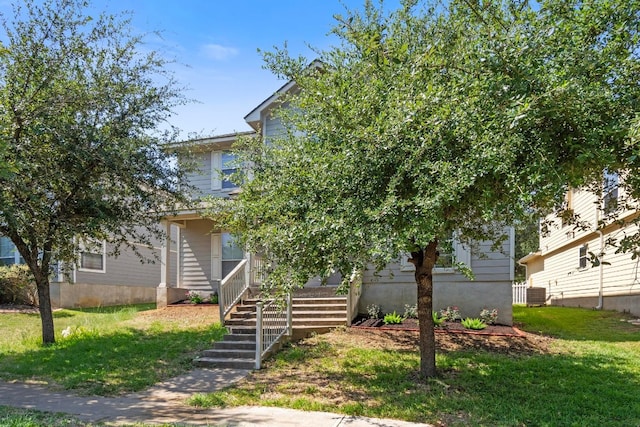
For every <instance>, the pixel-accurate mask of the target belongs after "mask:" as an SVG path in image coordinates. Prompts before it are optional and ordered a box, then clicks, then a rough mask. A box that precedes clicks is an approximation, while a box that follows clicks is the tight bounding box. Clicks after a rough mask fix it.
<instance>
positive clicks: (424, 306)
mask: <svg viewBox="0 0 640 427" xmlns="http://www.w3.org/2000/svg"><path fill="white" fill-rule="evenodd" d="M437 246H438V241H437V240H433V241H431V242H429V244H428V245H427V247H426V248H424V249H421V250H420V251H418V252H412V253H411V257H412V258H411V260H410V261H411V262H412V263H413V264H414V265H415V266H416V273H415V279H416V284H417V286H418V323H419V325H420V375H422V376H424V377H426V378H428V377H434V376H435V375H436V339H435V334H434V323H433V315H432V312H433V267H434V266H435V263H436V260H437V259H438V252H437V251H436V248H437Z"/></svg>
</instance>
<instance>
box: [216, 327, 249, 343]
mask: <svg viewBox="0 0 640 427" xmlns="http://www.w3.org/2000/svg"><path fill="white" fill-rule="evenodd" d="M225 341H228V342H238V341H240V342H255V341H256V330H255V328H254V329H253V334H227V335H225V336H224V338H223V339H222V341H221V342H225Z"/></svg>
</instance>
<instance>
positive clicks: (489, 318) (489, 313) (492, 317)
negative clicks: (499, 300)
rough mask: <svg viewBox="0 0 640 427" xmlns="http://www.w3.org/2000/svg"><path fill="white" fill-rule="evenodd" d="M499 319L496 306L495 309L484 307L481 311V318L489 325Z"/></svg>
mask: <svg viewBox="0 0 640 427" xmlns="http://www.w3.org/2000/svg"><path fill="white" fill-rule="evenodd" d="M497 319H498V309H497V308H494V309H491V310H489V309H486V308H485V309H483V310H482V311H480V320H482V322H483V323H486V324H487V325H493V324H495V323H496V320H497Z"/></svg>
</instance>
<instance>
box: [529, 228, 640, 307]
mask: <svg viewBox="0 0 640 427" xmlns="http://www.w3.org/2000/svg"><path fill="white" fill-rule="evenodd" d="M625 232H626V233H635V232H637V227H636V226H633V227H628V228H626V229H625ZM621 236H622V231H620V230H617V231H614V232H611V233H608V234H605V236H604V240H605V241H606V240H607V239H608V238H610V237H612V238H616V237H617V238H620V237H621ZM585 243H586V244H587V246H588V251H589V252H593V253H595V254H598V253H600V237H599V236H598V234H597V233H591V236H590V238H589V239H587V240H582V241H574V242H572V243H571V244H570V245H567V246H566V247H564V248H562V250H561V251H558V252H556V253H553V254H549V255H548V256H546V257H545V258H544V270H543V271H539V272H535V273H532V274H531V276H530V280H529V283H530V284H531V285H532V286H539V287H544V288H546V289H547V296H548V297H550V298H551V299H552V300H553V301H556V302H561V301H562V299H565V298H584V297H595V296H597V295H598V292H599V286H600V268H599V267H597V266H596V267H592V266H591V263H587V267H586V268H579V257H580V247H582V245H583V244H585ZM604 251H605V255H604V258H603V261H604V263H603V266H602V274H603V282H602V283H603V294H604V295H605V296H614V295H632V294H637V293H640V265H639V262H640V259H635V260H632V259H631V254H628V253H620V254H616V253H615V248H611V247H605V250H604Z"/></svg>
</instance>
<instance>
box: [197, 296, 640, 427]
mask: <svg viewBox="0 0 640 427" xmlns="http://www.w3.org/2000/svg"><path fill="white" fill-rule="evenodd" d="M623 317H628V316H624V315H622V314H621V313H617V312H612V311H593V310H586V309H573V308H562V307H542V308H526V307H514V319H515V321H516V322H517V323H518V324H519V326H520V327H521V328H522V329H523V330H525V331H530V332H535V333H539V334H543V335H547V336H553V337H557V338H556V339H554V340H553V341H552V343H551V345H550V351H547V352H509V354H503V353H497V352H490V351H479V350H465V351H451V352H442V353H440V354H438V356H437V364H438V368H439V376H438V377H437V378H434V379H430V380H426V381H425V380H423V379H420V378H419V377H418V375H417V372H418V368H419V355H418V353H417V352H416V351H415V350H400V349H395V350H394V349H385V348H366V346H364V345H362V344H360V343H358V342H349V340H348V339H346V337H347V336H346V335H344V336H343V337H342V338H340V337H338V338H337V339H333V340H330V339H329V336H318V337H315V338H314V339H312V340H310V341H308V342H306V343H301V344H298V345H291V346H290V347H289V348H288V349H286V350H285V351H283V352H281V353H279V354H278V355H277V356H276V357H275V358H273V359H272V360H271V361H269V363H268V364H267V369H266V370H265V371H262V372H259V373H256V374H254V375H253V376H252V377H250V378H249V380H248V381H244V382H241V383H238V384H236V385H234V386H232V387H229V388H227V389H225V390H223V391H220V392H217V393H213V394H200V395H196V396H194V397H193V398H192V399H191V403H192V404H193V405H197V406H203V407H212V406H236V405H265V406H281V407H289V408H296V409H304V410H321V411H331V412H338V413H343V414H348V415H363V416H369V417H384V418H396V419H402V420H406V421H412V422H427V423H432V424H436V425H439V424H444V425H448V426H456V425H460V426H463V425H464V426H466V425H492V426H493V425H495V426H507V425H508V426H511V425H539V426H582V425H598V426H628V425H640V400H638V399H637V396H638V395H640V358H638V354H640V328H638V327H635V326H633V325H630V324H629V323H628V322H623V321H621V319H622V318H623Z"/></svg>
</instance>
